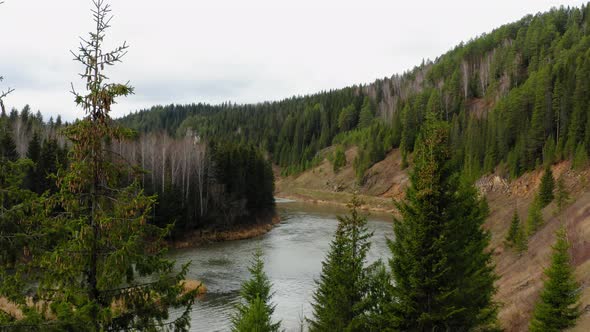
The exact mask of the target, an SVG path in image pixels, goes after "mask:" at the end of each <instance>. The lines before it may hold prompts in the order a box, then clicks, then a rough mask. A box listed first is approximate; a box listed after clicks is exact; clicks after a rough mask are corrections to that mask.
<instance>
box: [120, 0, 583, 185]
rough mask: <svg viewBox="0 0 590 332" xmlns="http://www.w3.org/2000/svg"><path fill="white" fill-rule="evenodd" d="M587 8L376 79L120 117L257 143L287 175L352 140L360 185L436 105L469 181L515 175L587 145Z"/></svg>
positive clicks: (407, 143) (513, 28) (519, 25)
mask: <svg viewBox="0 0 590 332" xmlns="http://www.w3.org/2000/svg"><path fill="white" fill-rule="evenodd" d="M589 8H590V7H589V6H588V5H584V6H582V7H580V8H569V7H568V8H565V7H561V8H555V9H552V10H551V11H549V12H547V13H542V14H537V15H534V16H533V15H528V16H526V17H524V18H523V19H521V20H519V21H517V22H515V23H511V24H507V25H504V26H502V27H500V28H498V29H496V30H494V31H492V32H491V33H488V34H483V35H482V36H480V37H478V38H475V39H473V40H471V41H469V42H468V43H465V44H460V45H459V46H457V47H455V48H454V49H453V50H451V51H449V52H448V53H446V54H444V55H442V56H440V57H439V58H437V59H436V60H434V61H428V62H424V63H422V64H421V65H420V66H418V67H416V68H414V69H413V70H411V71H409V72H407V73H405V74H403V75H395V76H393V77H391V78H386V79H383V80H377V81H376V82H374V83H373V84H369V85H364V86H363V85H361V86H353V87H350V88H345V89H341V90H333V91H327V92H322V93H318V94H315V95H309V96H300V97H293V98H289V99H285V100H283V101H279V102H267V103H260V104H254V105H236V104H232V103H224V104H221V105H218V106H211V105H206V104H194V105H185V106H181V105H171V106H165V107H162V106H158V107H154V108H152V109H151V110H144V111H141V112H137V113H134V114H130V115H129V116H127V117H125V118H123V119H121V120H120V121H121V122H122V123H124V124H125V125H127V126H130V127H133V128H136V129H138V130H140V131H150V130H156V129H157V130H166V131H168V132H169V133H176V135H183V134H184V132H185V131H186V130H187V129H193V130H195V131H196V132H197V133H198V134H200V135H205V136H207V137H223V138H224V139H228V140H232V141H234V142H242V143H250V144H253V145H256V146H258V147H260V148H261V149H263V150H265V151H267V152H268V153H269V154H270V156H271V158H272V160H273V161H274V163H275V164H277V165H279V166H281V167H282V169H283V172H284V173H286V174H291V173H296V172H299V171H302V170H304V169H306V168H308V167H309V166H311V165H313V164H314V163H315V162H317V161H318V160H319V158H321V157H323V156H320V155H319V154H318V152H319V151H321V150H322V149H323V148H325V147H327V146H330V145H332V144H334V143H339V142H342V141H346V142H347V143H349V144H355V145H359V146H361V147H363V148H362V149H360V150H361V151H363V154H364V155H361V156H359V157H358V161H357V162H356V163H355V165H358V166H356V167H355V168H356V170H357V174H358V178H359V181H360V182H362V179H363V176H364V172H365V170H366V169H368V168H369V167H370V166H371V165H373V164H374V163H375V162H377V161H379V160H381V159H382V158H383V157H384V155H385V154H386V153H387V152H388V151H389V150H390V149H392V148H396V147H400V148H401V149H402V152H403V157H404V160H405V161H407V160H409V159H408V156H409V155H410V154H411V153H413V151H414V145H415V142H416V137H417V136H416V135H417V133H418V132H419V130H420V127H421V124H422V123H423V122H424V115H425V114H426V113H427V112H428V111H435V112H440V113H441V114H442V115H443V119H444V120H446V121H448V122H449V123H450V125H451V129H450V130H451V143H452V146H453V151H454V155H455V157H454V158H455V160H454V162H455V163H456V164H458V165H462V173H463V174H464V176H465V177H466V178H469V179H475V178H477V177H479V176H481V175H482V174H485V173H488V172H493V171H497V172H499V173H500V174H502V175H505V176H510V177H517V176H519V175H521V174H522V173H523V172H525V171H527V170H530V169H533V168H535V167H536V166H538V165H540V164H543V163H552V162H555V161H559V160H563V159H567V158H572V157H574V156H577V158H578V159H581V160H584V159H587V155H588V153H589V152H590V151H589V150H590V116H589V113H590V108H588V104H589V102H590V100H589V98H590V93H589V92H590V60H589V59H590V35H589V32H588V31H589V29H588V23H590V9H589ZM374 117H376V118H377V120H375V119H373V118H374ZM375 122H380V123H381V126H382V127H376V126H377V125H376V124H375ZM373 126H375V127H373ZM370 127H373V128H372V129H367V128H370ZM354 131H363V134H358V133H357V134H354V133H352V132H354ZM349 133H350V134H349ZM344 136H348V137H349V138H348V139H344V138H343V137H344ZM337 137H338V138H337ZM335 138H337V139H336V140H335ZM367 148H368V150H369V151H367Z"/></svg>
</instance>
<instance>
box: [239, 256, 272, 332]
mask: <svg viewBox="0 0 590 332" xmlns="http://www.w3.org/2000/svg"><path fill="white" fill-rule="evenodd" d="M248 270H249V271H250V275H251V278H250V280H248V281H246V282H244V283H243V284H242V290H241V292H240V295H241V297H242V300H243V303H240V304H238V306H237V313H236V314H235V316H233V317H232V331H236V332H250V331H256V332H271V331H279V330H280V328H281V322H280V321H279V322H276V323H273V322H272V314H273V312H274V310H275V305H274V304H272V303H271V302H270V300H271V298H272V295H273V294H272V293H271V288H272V285H271V283H270V280H268V277H267V276H266V274H265V273H264V262H263V261H262V252H261V251H260V250H257V251H256V252H255V253H254V258H253V260H252V264H251V266H250V267H249V268H248Z"/></svg>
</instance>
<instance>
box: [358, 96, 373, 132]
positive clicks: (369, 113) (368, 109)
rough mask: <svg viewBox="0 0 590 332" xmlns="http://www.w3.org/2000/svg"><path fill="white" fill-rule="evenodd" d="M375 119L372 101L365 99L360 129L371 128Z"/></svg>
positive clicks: (360, 118) (360, 115) (360, 114)
mask: <svg viewBox="0 0 590 332" xmlns="http://www.w3.org/2000/svg"><path fill="white" fill-rule="evenodd" d="M374 118H375V114H373V106H372V105H371V99H369V97H365V99H364V101H363V106H362V107H361V111H360V113H359V123H358V127H359V128H366V127H369V126H370V125H371V123H372V122H373V119H374Z"/></svg>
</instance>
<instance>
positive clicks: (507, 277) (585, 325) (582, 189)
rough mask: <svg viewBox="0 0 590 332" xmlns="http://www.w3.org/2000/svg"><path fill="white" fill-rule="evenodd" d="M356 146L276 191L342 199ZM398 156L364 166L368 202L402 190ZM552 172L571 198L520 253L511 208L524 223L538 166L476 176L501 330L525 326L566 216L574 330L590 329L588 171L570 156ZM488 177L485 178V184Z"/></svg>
mask: <svg viewBox="0 0 590 332" xmlns="http://www.w3.org/2000/svg"><path fill="white" fill-rule="evenodd" d="M356 153H357V151H356V149H349V150H348V151H346V156H347V162H348V164H347V166H346V167H344V168H343V169H342V170H341V171H340V172H339V173H338V174H334V172H333V171H332V165H331V164H330V163H329V162H328V161H327V160H324V161H323V162H322V163H321V164H320V165H319V166H317V167H315V168H313V169H311V170H309V171H307V172H304V173H302V174H300V175H298V176H296V177H288V178H280V177H279V178H278V181H277V192H278V195H280V196H285V197H289V198H295V199H299V200H303V201H308V202H315V203H331V204H338V205H345V204H346V202H348V201H349V200H350V197H351V192H352V191H353V190H354V189H355V187H354V171H353V170H352V160H353V159H354V156H355V155H356ZM400 159H401V158H400V155H399V152H398V151H392V152H391V153H390V154H389V155H388V156H387V158H386V159H385V160H384V161H382V162H380V163H378V164H376V165H374V166H373V167H372V168H371V169H370V170H369V171H368V172H367V183H366V185H365V186H364V187H362V188H360V193H361V198H362V199H363V200H365V202H367V205H366V207H365V208H370V209H376V210H385V211H391V210H392V205H391V198H395V199H399V198H402V197H403V191H404V190H405V187H406V185H407V182H408V175H407V170H401V168H400V164H399V163H400ZM553 174H554V176H555V178H559V177H561V176H563V178H564V180H565V183H566V187H567V188H568V191H569V192H570V195H571V197H572V202H571V205H569V206H568V207H567V208H566V209H565V211H563V212H562V213H561V214H560V215H558V216H556V215H555V209H556V208H555V204H553V203H552V204H550V205H549V206H547V207H546V208H545V209H544V210H543V218H544V220H545V224H544V226H542V227H541V229H540V230H539V231H538V232H537V233H536V234H534V235H533V236H532V237H531V238H530V239H529V249H528V251H527V252H526V253H524V254H522V255H518V254H517V253H515V252H514V251H513V250H512V249H510V248H507V247H505V244H504V238H505V236H506V232H507V231H508V228H509V225H510V221H511V218H512V214H513V211H514V208H517V210H518V213H519V215H520V217H521V221H522V222H523V223H524V222H526V217H527V210H528V208H529V205H530V204H531V202H532V200H533V198H534V195H535V194H536V192H537V190H538V186H539V184H540V180H541V177H542V175H543V170H542V169H539V170H537V171H534V172H530V173H527V174H525V175H523V176H522V177H520V178H519V179H516V180H514V181H511V182H505V181H503V180H502V179H500V178H498V177H496V176H490V177H487V178H484V179H482V181H481V182H480V183H481V184H482V185H483V186H482V188H484V187H485V188H486V189H487V190H488V191H487V192H485V195H486V198H487V200H488V203H489V206H490V216H489V218H488V220H487V221H486V224H485V227H486V228H487V229H488V230H490V232H491V234H492V241H491V246H490V247H491V248H492V249H493V250H494V263H495V264H496V272H497V273H498V275H499V277H500V279H499V280H498V282H497V287H498V293H497V294H496V296H495V299H496V301H498V302H500V303H501V304H502V307H501V309H500V312H499V319H500V322H501V324H502V327H503V328H504V329H505V330H506V331H527V330H528V322H529V320H530V316H531V313H532V310H533V308H534V305H535V302H536V301H537V299H538V295H539V292H540V290H541V287H542V286H543V280H544V275H543V270H544V268H545V267H547V266H548V265H549V258H550V255H551V245H552V244H553V242H554V233H555V231H556V230H557V229H558V228H559V227H560V225H561V222H562V221H563V222H565V225H566V228H567V231H568V237H569V240H570V242H571V245H572V248H571V255H572V263H573V265H574V266H575V268H576V277H577V279H578V281H579V282H580V283H581V284H582V285H583V289H582V298H581V301H580V302H581V306H582V308H583V309H584V314H583V315H582V317H580V320H579V321H578V324H577V326H576V328H575V329H573V331H590V287H588V286H589V285H590V186H589V181H588V179H590V171H589V170H586V171H584V172H573V171H571V167H570V163H569V162H562V163H560V164H557V165H554V166H553ZM486 182H487V183H486Z"/></svg>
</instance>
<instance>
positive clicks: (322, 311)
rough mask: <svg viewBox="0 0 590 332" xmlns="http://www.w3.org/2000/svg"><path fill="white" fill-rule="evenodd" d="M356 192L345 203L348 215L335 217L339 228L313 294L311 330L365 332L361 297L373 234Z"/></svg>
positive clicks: (365, 284) (363, 296)
mask: <svg viewBox="0 0 590 332" xmlns="http://www.w3.org/2000/svg"><path fill="white" fill-rule="evenodd" d="M360 206H361V201H360V200H359V199H358V197H357V196H356V195H355V196H354V197H353V198H352V201H351V202H350V203H349V204H348V208H349V215H347V216H339V217H338V228H337V229H336V234H335V235H334V239H333V240H332V243H331V245H330V250H329V252H328V255H327V257H326V258H325V260H324V261H323V262H322V272H321V274H320V279H319V280H318V281H317V283H318V287H317V289H316V291H315V293H314V296H313V304H312V307H313V317H312V319H310V320H309V330H310V331H312V332H313V331H364V330H365V329H364V327H363V326H362V321H363V319H362V315H363V314H364V309H363V308H362V307H363V305H362V304H363V299H364V298H365V296H366V294H367V289H366V286H367V267H365V262H366V257H367V252H368V250H369V247H370V242H369V239H370V237H371V236H372V233H370V232H369V231H368V229H367V219H366V217H365V216H363V215H361V214H360V213H359V208H360Z"/></svg>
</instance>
